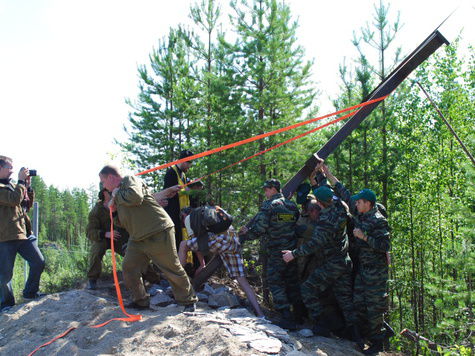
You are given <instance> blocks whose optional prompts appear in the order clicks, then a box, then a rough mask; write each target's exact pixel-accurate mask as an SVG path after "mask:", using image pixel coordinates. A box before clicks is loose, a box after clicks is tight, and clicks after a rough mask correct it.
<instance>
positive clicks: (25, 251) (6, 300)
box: [0, 235, 45, 308]
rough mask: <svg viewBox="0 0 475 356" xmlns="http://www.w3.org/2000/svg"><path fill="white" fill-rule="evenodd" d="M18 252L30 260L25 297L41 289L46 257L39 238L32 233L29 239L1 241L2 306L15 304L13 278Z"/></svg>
mask: <svg viewBox="0 0 475 356" xmlns="http://www.w3.org/2000/svg"><path fill="white" fill-rule="evenodd" d="M17 253H19V254H20V256H21V257H23V258H24V259H25V260H26V261H27V262H28V266H29V267H30V268H29V269H30V272H29V274H28V280H27V281H26V284H25V289H23V297H26V298H28V297H33V296H35V294H36V293H37V292H38V289H39V285H40V277H41V273H42V272H43V270H44V268H45V259H44V257H43V255H42V254H41V252H40V250H39V248H38V239H37V238H36V237H35V236H33V235H32V236H30V237H29V238H28V239H27V240H14V241H5V242H0V261H1V262H0V301H1V305H0V308H3V307H6V306H13V305H15V297H14V296H13V289H12V284H11V280H12V277H13V267H14V265H15V257H16V254H17Z"/></svg>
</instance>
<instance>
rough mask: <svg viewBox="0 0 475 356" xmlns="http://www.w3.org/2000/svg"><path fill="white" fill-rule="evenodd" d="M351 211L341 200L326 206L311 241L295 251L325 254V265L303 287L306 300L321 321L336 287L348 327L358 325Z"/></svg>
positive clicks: (311, 311) (317, 269)
mask: <svg viewBox="0 0 475 356" xmlns="http://www.w3.org/2000/svg"><path fill="white" fill-rule="evenodd" d="M347 217H348V212H347V210H346V209H345V207H344V205H343V204H342V203H341V201H339V200H337V201H334V202H332V204H331V205H330V206H328V207H327V208H325V209H322V211H321V212H320V219H319V222H318V224H317V225H316V227H315V229H314V232H313V235H312V238H311V240H309V241H307V242H306V243H304V244H303V245H302V246H300V247H299V248H298V249H295V250H293V251H292V254H293V255H294V257H297V258H298V257H302V256H308V255H311V254H313V253H315V252H317V251H319V253H321V256H322V264H321V265H320V266H319V267H317V268H316V269H315V270H314V271H313V272H312V273H311V274H310V276H309V277H308V278H307V280H306V281H305V282H304V283H303V284H302V286H301V292H302V297H303V300H304V303H305V305H306V307H307V309H309V311H310V313H311V315H312V317H313V318H314V319H315V320H316V321H319V320H320V319H321V316H322V313H323V311H324V310H323V304H322V297H323V295H324V292H325V291H326V290H328V289H329V288H332V289H333V292H334V294H335V296H336V299H337V301H338V304H339V306H340V308H341V310H342V312H343V315H344V317H345V321H346V324H347V326H352V325H355V322H356V316H355V313H354V309H353V302H352V295H351V293H352V292H351V260H350V258H349V256H348V237H347V235H346V221H347Z"/></svg>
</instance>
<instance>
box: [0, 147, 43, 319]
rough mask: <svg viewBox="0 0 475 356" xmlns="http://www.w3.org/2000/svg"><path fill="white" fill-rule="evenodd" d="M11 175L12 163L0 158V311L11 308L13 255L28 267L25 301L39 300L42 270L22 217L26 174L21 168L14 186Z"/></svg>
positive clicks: (27, 201)
mask: <svg viewBox="0 0 475 356" xmlns="http://www.w3.org/2000/svg"><path fill="white" fill-rule="evenodd" d="M12 174H13V160H12V159H11V158H9V157H5V156H0V261H1V263H0V302H1V304H0V312H4V311H7V310H8V309H10V308H11V307H12V306H14V305H15V297H14V296H13V290H12V286H11V279H12V276H13V267H14V263H15V258H16V254H17V253H19V254H20V256H21V257H23V258H24V259H25V260H26V261H27V262H28V265H29V267H30V268H29V274H28V280H27V281H26V284H25V289H24V290H23V298H24V299H25V300H31V299H35V298H38V297H40V294H39V293H38V289H39V284H40V277H41V273H42V272H43V270H44V267H45V260H44V257H43V255H42V254H41V252H40V250H39V248H38V241H37V237H36V236H34V235H32V234H31V223H30V220H29V218H28V215H27V214H26V213H27V211H28V209H29V208H30V207H31V204H32V201H33V191H32V190H31V188H30V179H31V178H30V171H29V170H28V168H21V169H20V171H19V173H18V182H17V184H14V183H13V182H12V181H11V179H10V177H11V175H12Z"/></svg>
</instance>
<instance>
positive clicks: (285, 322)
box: [276, 308, 297, 330]
mask: <svg viewBox="0 0 475 356" xmlns="http://www.w3.org/2000/svg"><path fill="white" fill-rule="evenodd" d="M279 312H280V320H279V322H277V323H276V324H277V325H278V326H280V327H281V328H282V329H287V330H296V329H297V324H295V320H294V316H293V315H292V313H291V312H290V309H289V308H285V309H281V310H279Z"/></svg>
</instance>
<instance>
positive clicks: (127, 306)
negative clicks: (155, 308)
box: [125, 302, 150, 310]
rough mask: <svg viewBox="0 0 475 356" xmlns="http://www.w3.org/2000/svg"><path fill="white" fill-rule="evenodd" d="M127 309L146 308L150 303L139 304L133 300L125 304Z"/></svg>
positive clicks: (148, 307)
mask: <svg viewBox="0 0 475 356" xmlns="http://www.w3.org/2000/svg"><path fill="white" fill-rule="evenodd" d="M125 307H126V308H127V309H137V310H147V309H150V305H140V304H137V303H135V302H132V303H129V304H127V305H126V306H125Z"/></svg>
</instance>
